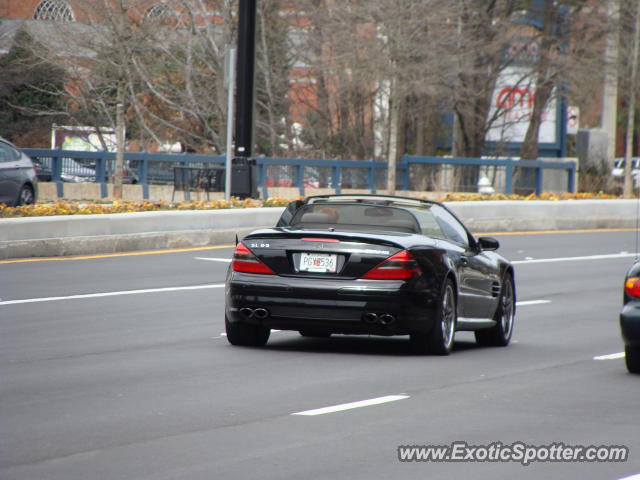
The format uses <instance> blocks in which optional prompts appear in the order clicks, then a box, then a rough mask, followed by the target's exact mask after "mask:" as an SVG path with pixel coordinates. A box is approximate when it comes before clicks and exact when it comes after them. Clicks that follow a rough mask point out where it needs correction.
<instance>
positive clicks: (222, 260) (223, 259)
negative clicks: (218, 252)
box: [193, 257, 231, 263]
mask: <svg viewBox="0 0 640 480" xmlns="http://www.w3.org/2000/svg"><path fill="white" fill-rule="evenodd" d="M193 258H195V259H196V260H207V261H208V262H224V263H229V262H230V261H231V259H230V258H209V257H193Z"/></svg>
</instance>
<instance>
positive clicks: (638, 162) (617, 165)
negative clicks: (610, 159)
mask: <svg viewBox="0 0 640 480" xmlns="http://www.w3.org/2000/svg"><path fill="white" fill-rule="evenodd" d="M625 165H626V162H625V159H624V158H616V160H615V162H614V163H613V168H612V169H611V175H613V176H614V177H624V169H625ZM639 171H640V157H632V158H631V175H632V176H633V177H634V178H635V179H636V181H637V176H638V172H639Z"/></svg>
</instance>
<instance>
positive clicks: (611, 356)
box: [593, 352, 624, 360]
mask: <svg viewBox="0 0 640 480" xmlns="http://www.w3.org/2000/svg"><path fill="white" fill-rule="evenodd" d="M618 358H624V352H618V353H610V354H609V355H599V356H597V357H593V359H594V360H616V359H618Z"/></svg>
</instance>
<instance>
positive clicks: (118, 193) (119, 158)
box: [113, 97, 125, 200]
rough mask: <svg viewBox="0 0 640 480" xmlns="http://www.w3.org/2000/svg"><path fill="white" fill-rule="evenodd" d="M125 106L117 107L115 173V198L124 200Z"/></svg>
mask: <svg viewBox="0 0 640 480" xmlns="http://www.w3.org/2000/svg"><path fill="white" fill-rule="evenodd" d="M120 98H122V97H120ZM124 142H125V139H124V106H123V105H122V103H118V105H117V106H116V166H115V171H114V172H113V198H116V199H118V200H119V199H121V198H122V169H123V168H124V149H125V143H124Z"/></svg>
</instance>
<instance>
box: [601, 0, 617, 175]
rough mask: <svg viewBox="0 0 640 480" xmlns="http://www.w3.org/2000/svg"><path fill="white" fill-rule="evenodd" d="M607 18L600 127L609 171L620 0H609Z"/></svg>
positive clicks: (612, 151) (613, 134)
mask: <svg viewBox="0 0 640 480" xmlns="http://www.w3.org/2000/svg"><path fill="white" fill-rule="evenodd" d="M607 17H608V18H609V25H608V27H607V28H608V33H607V37H606V45H605V54H604V55H605V56H604V68H605V74H604V88H603V92H602V122H601V127H602V130H604V131H605V132H606V133H607V138H608V140H609V141H608V144H607V162H608V164H607V169H608V170H609V169H611V167H612V166H613V162H614V160H615V157H616V113H617V108H618V49H619V47H618V43H619V38H618V33H619V29H618V23H619V19H620V0H609V1H608V6H607Z"/></svg>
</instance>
